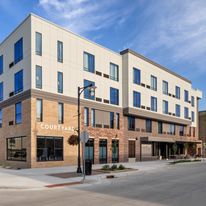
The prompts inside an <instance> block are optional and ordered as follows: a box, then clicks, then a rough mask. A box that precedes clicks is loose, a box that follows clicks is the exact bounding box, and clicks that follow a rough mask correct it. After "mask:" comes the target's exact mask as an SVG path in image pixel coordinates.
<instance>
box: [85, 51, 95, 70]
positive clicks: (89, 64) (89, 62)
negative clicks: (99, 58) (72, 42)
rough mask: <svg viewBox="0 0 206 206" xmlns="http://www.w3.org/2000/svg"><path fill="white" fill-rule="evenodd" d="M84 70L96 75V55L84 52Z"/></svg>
mask: <svg viewBox="0 0 206 206" xmlns="http://www.w3.org/2000/svg"><path fill="white" fill-rule="evenodd" d="M84 70H85V71H88V72H91V73H94V71H95V58H94V55H92V54H89V53H87V52H84Z"/></svg>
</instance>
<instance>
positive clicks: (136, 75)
mask: <svg viewBox="0 0 206 206" xmlns="http://www.w3.org/2000/svg"><path fill="white" fill-rule="evenodd" d="M133 82H134V83H135V84H139V85H140V84H141V71H140V70H139V69H136V68H133Z"/></svg>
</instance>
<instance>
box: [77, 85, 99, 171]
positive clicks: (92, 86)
mask: <svg viewBox="0 0 206 206" xmlns="http://www.w3.org/2000/svg"><path fill="white" fill-rule="evenodd" d="M85 89H89V92H90V95H91V96H94V90H95V89H96V87H95V86H94V85H93V84H89V85H88V86H85V87H78V90H77V92H78V108H77V115H78V130H77V132H78V159H77V161H78V167H77V173H82V169H81V158H80V115H81V112H80V96H81V94H82V92H83V91H84V90H85Z"/></svg>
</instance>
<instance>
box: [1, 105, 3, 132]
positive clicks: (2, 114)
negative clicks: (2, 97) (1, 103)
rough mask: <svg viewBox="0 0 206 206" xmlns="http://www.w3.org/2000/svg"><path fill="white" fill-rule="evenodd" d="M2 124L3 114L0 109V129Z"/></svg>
mask: <svg viewBox="0 0 206 206" xmlns="http://www.w3.org/2000/svg"><path fill="white" fill-rule="evenodd" d="M2 123H3V114H2V109H0V128H2Z"/></svg>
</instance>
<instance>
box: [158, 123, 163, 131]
mask: <svg viewBox="0 0 206 206" xmlns="http://www.w3.org/2000/svg"><path fill="white" fill-rule="evenodd" d="M162 133H163V123H162V122H158V134H162Z"/></svg>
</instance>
